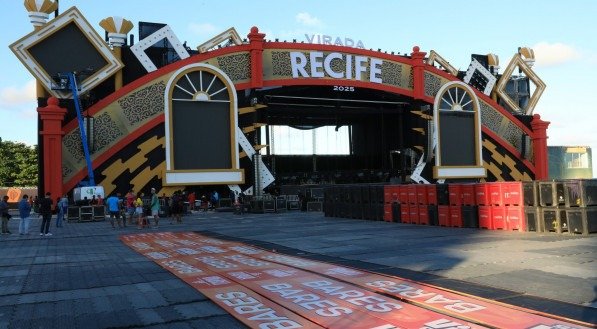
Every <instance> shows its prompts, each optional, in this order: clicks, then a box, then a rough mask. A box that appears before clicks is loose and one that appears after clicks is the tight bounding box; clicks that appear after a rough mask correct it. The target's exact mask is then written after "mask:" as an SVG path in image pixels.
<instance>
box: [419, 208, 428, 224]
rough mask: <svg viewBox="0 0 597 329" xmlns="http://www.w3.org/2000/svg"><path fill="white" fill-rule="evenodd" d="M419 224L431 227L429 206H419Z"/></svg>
mask: <svg viewBox="0 0 597 329" xmlns="http://www.w3.org/2000/svg"><path fill="white" fill-rule="evenodd" d="M419 224H421V225H429V210H428V209H427V205H419Z"/></svg>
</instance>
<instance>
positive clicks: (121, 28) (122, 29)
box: [99, 16, 133, 47]
mask: <svg viewBox="0 0 597 329" xmlns="http://www.w3.org/2000/svg"><path fill="white" fill-rule="evenodd" d="M99 25H100V26H101V27H102V28H103V29H104V30H106V31H107V32H108V38H109V39H110V43H111V44H112V45H114V46H117V47H121V46H122V45H124V44H125V43H126V34H127V33H129V31H130V30H131V29H132V28H133V23H132V22H131V21H129V20H126V19H124V18H122V17H119V16H112V17H108V18H104V19H102V20H101V22H100V23H99Z"/></svg>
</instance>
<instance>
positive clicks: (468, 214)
mask: <svg viewBox="0 0 597 329" xmlns="http://www.w3.org/2000/svg"><path fill="white" fill-rule="evenodd" d="M461 209H462V210H461V212H462V227H472V228H478V227H479V206H462V208H461Z"/></svg>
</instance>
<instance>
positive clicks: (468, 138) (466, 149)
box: [439, 111, 477, 166]
mask: <svg viewBox="0 0 597 329" xmlns="http://www.w3.org/2000/svg"><path fill="white" fill-rule="evenodd" d="M439 118H440V120H439V125H440V130H439V138H440V140H439V142H440V143H441V147H440V149H441V164H440V166H476V165H477V161H476V154H475V116H474V113H470V112H463V111H441V112H440V113H439Z"/></svg>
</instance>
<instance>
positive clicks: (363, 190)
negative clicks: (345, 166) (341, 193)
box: [357, 185, 371, 204]
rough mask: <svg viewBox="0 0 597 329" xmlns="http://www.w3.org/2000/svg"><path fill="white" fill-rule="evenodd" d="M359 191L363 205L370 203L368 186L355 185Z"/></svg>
mask: <svg viewBox="0 0 597 329" xmlns="http://www.w3.org/2000/svg"><path fill="white" fill-rule="evenodd" d="M357 186H358V187H359V188H360V189H361V200H363V203H367V204H368V203H371V201H370V200H369V199H370V193H369V185H357Z"/></svg>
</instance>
